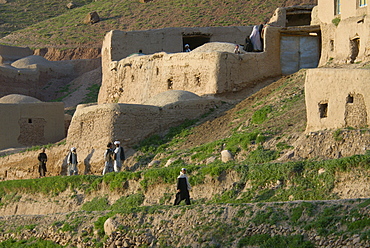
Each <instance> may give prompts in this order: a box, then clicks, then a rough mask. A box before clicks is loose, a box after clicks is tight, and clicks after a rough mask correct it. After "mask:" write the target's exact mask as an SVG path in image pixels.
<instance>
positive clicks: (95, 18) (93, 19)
mask: <svg viewBox="0 0 370 248" xmlns="http://www.w3.org/2000/svg"><path fill="white" fill-rule="evenodd" d="M97 22H100V17H99V15H98V13H97V12H96V11H93V12H90V13H89V14H87V16H86V17H85V19H84V23H85V24H94V23H97Z"/></svg>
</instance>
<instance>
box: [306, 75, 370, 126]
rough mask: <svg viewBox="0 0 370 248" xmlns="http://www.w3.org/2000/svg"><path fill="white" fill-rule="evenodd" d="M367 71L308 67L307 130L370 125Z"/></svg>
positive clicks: (369, 92) (369, 93)
mask: <svg viewBox="0 0 370 248" xmlns="http://www.w3.org/2000/svg"><path fill="white" fill-rule="evenodd" d="M369 77H370V70H364V69H325V68H320V69H310V70H308V71H307V75H306V82H305V91H306V93H305V96H306V108H307V127H306V132H311V131H316V130H324V129H336V128H343V127H349V126H350V127H355V128H361V127H366V126H367V125H369V123H370V122H369V118H368V113H367V109H370V97H369V96H370V90H369V87H368V82H369Z"/></svg>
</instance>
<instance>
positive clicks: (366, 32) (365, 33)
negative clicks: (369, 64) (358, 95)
mask: <svg viewBox="0 0 370 248" xmlns="http://www.w3.org/2000/svg"><path fill="white" fill-rule="evenodd" d="M317 11H318V16H317V17H318V19H319V22H320V26H321V32H322V53H321V60H320V65H325V64H326V63H327V62H328V61H333V62H338V63H347V62H349V63H354V62H357V61H362V62H364V61H369V60H370V23H369V14H370V9H369V8H368V7H367V1H366V0H356V1H353V0H320V1H319V2H318V6H317Z"/></svg>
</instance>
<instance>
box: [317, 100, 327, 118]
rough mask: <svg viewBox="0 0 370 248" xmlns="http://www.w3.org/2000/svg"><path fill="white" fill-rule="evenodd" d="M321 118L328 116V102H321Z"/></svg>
mask: <svg viewBox="0 0 370 248" xmlns="http://www.w3.org/2000/svg"><path fill="white" fill-rule="evenodd" d="M319 111H320V118H326V117H328V104H327V103H320V104H319Z"/></svg>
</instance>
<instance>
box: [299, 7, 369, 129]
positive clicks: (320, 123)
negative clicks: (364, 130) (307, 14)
mask: <svg viewBox="0 0 370 248" xmlns="http://www.w3.org/2000/svg"><path fill="white" fill-rule="evenodd" d="M369 11H370V9H369V8H368V7H367V1H363V0H359V1H350V0H342V1H339V0H335V1H332V0H320V1H319V4H318V6H317V20H316V22H317V23H319V24H320V26H321V31H322V52H321V60H320V65H321V66H323V67H328V66H330V64H351V63H364V62H368V61H370V56H369V55H370V53H369V51H370V40H369V39H370V35H369V32H370V23H369V17H368V16H369V15H368V14H369ZM365 64H366V63H365ZM365 68H366V67H365ZM365 68H361V69H353V68H350V69H345V68H330V67H329V68H319V69H310V70H308V72H307V78H306V83H305V92H306V94H305V95H306V107H307V127H306V132H312V131H317V130H324V129H337V128H344V127H354V128H361V127H366V126H368V125H369V124H370V120H369V114H368V111H367V110H368V109H370V97H369V96H370V91H369V89H368V87H367V84H368V83H369V82H370V77H369V76H370V71H369V70H368V69H365Z"/></svg>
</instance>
